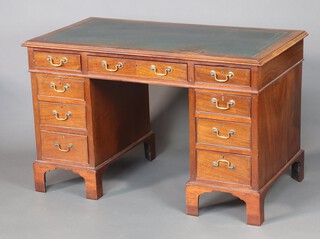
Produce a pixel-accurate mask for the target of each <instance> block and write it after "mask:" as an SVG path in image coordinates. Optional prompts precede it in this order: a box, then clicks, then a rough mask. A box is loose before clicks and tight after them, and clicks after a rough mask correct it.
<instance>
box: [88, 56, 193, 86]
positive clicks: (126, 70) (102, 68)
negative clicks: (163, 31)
mask: <svg viewBox="0 0 320 239" xmlns="http://www.w3.org/2000/svg"><path fill="white" fill-rule="evenodd" d="M88 71H89V72H90V73H105V74H110V75H126V76H135V77H148V78H157V79H162V80H178V81H187V64H183V63H172V62H156V61H139V60H133V59H124V58H112V57H101V56H89V57H88Z"/></svg>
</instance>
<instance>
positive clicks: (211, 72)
mask: <svg viewBox="0 0 320 239" xmlns="http://www.w3.org/2000/svg"><path fill="white" fill-rule="evenodd" d="M195 80H196V82H202V83H210V84H226V85H236V86H250V70H249V69H239V68H229V67H218V66H202V65H196V66H195Z"/></svg>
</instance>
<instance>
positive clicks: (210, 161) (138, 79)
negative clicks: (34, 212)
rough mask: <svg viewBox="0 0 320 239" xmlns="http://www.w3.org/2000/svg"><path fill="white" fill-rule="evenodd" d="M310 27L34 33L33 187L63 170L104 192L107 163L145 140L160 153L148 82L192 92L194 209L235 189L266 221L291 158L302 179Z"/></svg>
mask: <svg viewBox="0 0 320 239" xmlns="http://www.w3.org/2000/svg"><path fill="white" fill-rule="evenodd" d="M306 36H307V33H306V32H304V31H290V30H275V29H271V30H270V29H250V28H233V27H218V26H201V25H186V24H169V23H155V22H139V21H126V20H115V19H99V18H89V19H86V20H84V21H81V22H79V23H76V24H73V25H71V26H68V27H66V28H62V29H60V30H57V31H54V32H52V33H49V34H47V35H44V36H40V37H37V38H34V39H32V40H30V41H27V42H25V43H24V44H23V46H26V47H28V54H29V68H30V72H31V80H32V92H33V103H34V120H35V130H36V141H37V160H36V161H35V162H34V176H35V187H36V190H37V191H40V192H45V190H46V184H45V174H46V172H47V171H49V170H54V169H57V168H62V169H67V170H71V171H73V172H75V173H78V174H79V175H80V176H81V177H83V178H84V179H85V184H86V191H87V198H90V199H98V198H99V197H101V196H102V174H103V172H104V171H105V169H106V168H107V167H108V165H109V164H110V163H112V162H113V161H115V160H117V159H119V158H120V157H121V156H122V155H123V154H124V153H125V152H127V151H128V150H130V149H131V148H133V147H134V146H136V145H138V144H140V143H144V145H145V157H146V158H147V159H149V160H153V159H154V158H155V142H154V134H153V132H152V131H151V129H150V116H149V99H148V97H149V96H148V84H159V85H169V86H170V85H171V86H178V87H184V88H188V89H189V120H190V181H189V182H188V183H187V185H186V204H187V214H189V215H195V216H197V215H198V214H199V196H200V195H201V194H203V193H208V192H213V191H219V192H227V193H231V194H232V195H234V196H236V197H238V198H240V199H241V200H243V201H244V202H245V203H246V206H247V223H248V224H251V225H261V224H262V223H263V221H264V198H265V196H266V193H267V191H268V189H269V188H270V186H271V185H272V183H273V182H274V181H275V180H276V179H277V178H278V177H279V176H280V175H281V174H282V173H283V172H285V170H286V169H287V168H288V167H290V166H292V177H293V178H294V179H295V180H297V181H299V182H300V181H302V180H303V177H304V152H303V150H302V149H301V147H300V125H301V123H300V115H301V80H302V77H301V76H302V60H303V39H304V38H305V37H306Z"/></svg>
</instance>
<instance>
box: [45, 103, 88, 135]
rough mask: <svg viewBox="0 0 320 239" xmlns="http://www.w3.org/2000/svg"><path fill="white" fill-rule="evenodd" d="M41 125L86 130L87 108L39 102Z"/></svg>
mask: <svg viewBox="0 0 320 239" xmlns="http://www.w3.org/2000/svg"><path fill="white" fill-rule="evenodd" d="M39 112H40V124H43V125H53V126H61V127H72V128H84V129H85V128H86V111H85V106H82V105H71V104H59V103H47V102H39Z"/></svg>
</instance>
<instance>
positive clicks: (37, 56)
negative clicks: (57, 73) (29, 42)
mask: <svg viewBox="0 0 320 239" xmlns="http://www.w3.org/2000/svg"><path fill="white" fill-rule="evenodd" d="M33 57H34V66H35V67H41V68H51V69H55V70H73V71H81V61H80V55H79V54H70V53H55V52H42V51H35V52H34V53H33Z"/></svg>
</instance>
